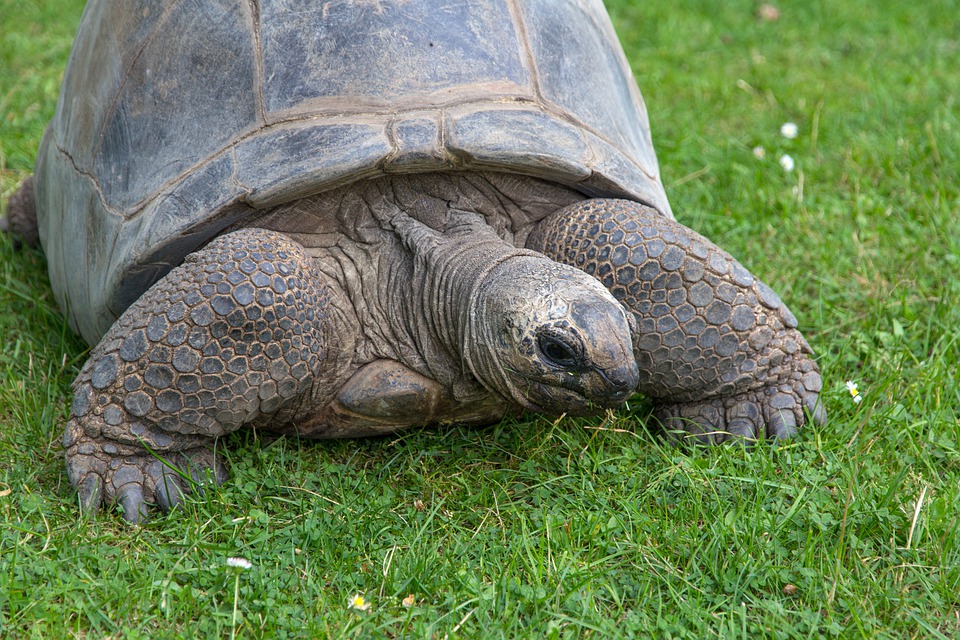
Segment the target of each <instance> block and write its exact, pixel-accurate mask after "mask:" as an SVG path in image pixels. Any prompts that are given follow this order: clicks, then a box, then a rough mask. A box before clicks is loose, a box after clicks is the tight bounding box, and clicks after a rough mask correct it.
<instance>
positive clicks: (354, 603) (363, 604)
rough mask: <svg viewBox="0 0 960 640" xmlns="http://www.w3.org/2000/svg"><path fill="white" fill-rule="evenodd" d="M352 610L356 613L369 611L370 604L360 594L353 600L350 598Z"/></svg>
mask: <svg viewBox="0 0 960 640" xmlns="http://www.w3.org/2000/svg"><path fill="white" fill-rule="evenodd" d="M349 608H350V609H353V610H355V611H369V610H370V603H369V602H367V601H366V600H364V599H363V596H362V595H360V594H359V593H358V594H357V595H355V596H353V597H352V598H350V606H349Z"/></svg>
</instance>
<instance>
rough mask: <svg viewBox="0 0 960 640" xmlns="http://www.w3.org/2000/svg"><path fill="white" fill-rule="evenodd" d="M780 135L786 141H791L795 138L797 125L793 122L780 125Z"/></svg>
mask: <svg viewBox="0 0 960 640" xmlns="http://www.w3.org/2000/svg"><path fill="white" fill-rule="evenodd" d="M780 135H782V136H783V137H784V138H787V139H788V140H793V139H794V138H796V137H797V125H796V124H795V123H793V122H784V123H783V124H782V125H780Z"/></svg>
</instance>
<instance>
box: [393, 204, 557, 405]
mask: <svg viewBox="0 0 960 640" xmlns="http://www.w3.org/2000/svg"><path fill="white" fill-rule="evenodd" d="M451 222H452V224H451V225H450V226H448V227H447V229H446V232H445V233H439V232H437V231H434V230H433V229H431V228H429V227H427V226H426V225H423V224H421V223H419V222H417V221H415V220H413V219H412V218H410V217H409V216H406V215H404V214H402V213H401V212H397V215H395V216H394V217H393V218H392V220H391V223H392V225H393V227H394V229H395V230H396V232H397V234H398V235H399V236H400V238H401V239H402V241H403V244H404V246H405V248H406V249H407V250H408V251H409V252H410V254H411V255H412V257H413V272H412V277H411V285H412V286H411V288H410V291H409V295H406V296H399V297H398V302H400V303H401V304H402V305H404V306H406V307H407V309H405V310H404V311H405V312H404V313H403V316H405V317H414V318H417V317H419V318H422V319H423V321H424V322H423V326H420V327H411V328H412V329H414V330H415V331H416V332H417V333H418V334H419V335H418V336H417V337H418V342H419V343H420V344H421V345H436V346H439V347H440V348H441V349H442V350H443V352H445V354H446V355H448V356H449V357H450V359H451V360H452V361H453V362H454V363H455V364H456V366H458V368H459V374H460V376H464V375H467V376H471V377H473V378H475V379H476V380H477V381H478V382H479V383H480V384H481V385H482V386H483V387H484V388H485V389H486V390H487V391H490V392H493V393H496V394H498V395H500V396H502V397H504V398H505V399H506V400H508V401H511V402H515V403H517V404H522V405H526V404H527V403H526V402H524V399H523V396H522V394H520V393H519V392H517V393H513V392H511V391H513V389H512V386H511V384H510V381H509V377H508V375H507V373H506V371H505V370H504V368H503V366H502V362H500V361H499V359H498V358H497V357H496V354H495V353H494V352H493V351H492V350H490V349H488V348H486V345H488V344H492V340H493V339H494V336H492V335H491V327H490V326H489V323H487V322H484V320H485V318H484V317H483V315H484V314H482V312H481V311H480V309H479V307H480V299H481V296H482V293H483V291H484V289H485V283H486V281H487V280H488V278H490V276H491V274H493V273H495V272H497V271H499V270H500V269H501V267H502V266H503V265H505V264H506V263H508V262H510V261H515V260H522V261H523V262H525V263H527V264H529V263H531V262H532V263H536V264H540V265H542V269H541V270H542V275H543V278H548V277H549V274H550V273H551V272H552V271H553V268H554V267H555V266H556V263H554V262H552V261H551V260H549V259H547V258H545V257H544V256H542V255H541V254H538V253H535V252H533V251H529V250H527V249H519V248H516V247H513V246H511V245H509V244H507V243H506V242H504V241H503V240H502V239H501V238H499V237H498V236H497V235H496V234H495V233H493V231H492V230H491V229H490V228H489V226H488V225H487V224H486V223H485V222H484V221H483V219H482V218H481V217H480V216H479V215H477V214H474V213H470V212H465V211H453V212H451ZM430 351H431V349H430V348H429V346H428V347H427V348H425V349H422V352H423V353H426V354H429V353H430ZM441 382H444V381H442V380H441ZM456 386H457V385H456V381H454V387H455V389H454V390H455V392H456V391H457V389H456Z"/></svg>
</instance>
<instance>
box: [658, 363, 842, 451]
mask: <svg viewBox="0 0 960 640" xmlns="http://www.w3.org/2000/svg"><path fill="white" fill-rule="evenodd" d="M798 364H799V365H800V366H798V367H797V368H796V369H795V370H794V371H791V372H790V373H789V374H788V375H786V376H784V379H782V380H778V381H774V382H772V383H771V384H769V385H768V386H765V387H760V388H758V389H752V390H750V391H746V392H742V393H736V394H733V395H729V396H725V397H712V398H704V399H701V400H694V401H689V402H661V403H658V404H657V405H656V406H655V408H654V412H653V416H654V419H655V420H656V421H657V422H658V423H659V424H660V426H661V427H662V428H663V430H664V432H665V433H666V434H667V437H668V438H670V439H671V440H673V441H674V442H694V443H696V444H720V443H722V442H731V441H733V442H742V443H749V442H759V441H763V440H772V441H775V440H786V439H788V438H792V437H793V436H795V435H796V434H797V433H798V432H799V430H800V427H801V425H803V424H808V423H813V424H817V425H822V424H824V423H825V422H826V416H827V414H826V410H825V409H824V408H823V404H822V402H820V398H819V392H820V388H821V378H820V373H819V372H818V371H817V370H816V367H815V366H813V362H812V361H810V360H808V359H804V360H802V361H801V362H800V363H798ZM804 369H805V370H804Z"/></svg>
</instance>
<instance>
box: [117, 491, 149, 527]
mask: <svg viewBox="0 0 960 640" xmlns="http://www.w3.org/2000/svg"><path fill="white" fill-rule="evenodd" d="M116 500H117V502H118V503H119V504H120V508H121V509H123V519H124V520H126V521H127V522H129V523H130V524H138V525H139V524H144V523H145V522H146V521H147V505H146V503H145V502H144V501H143V486H142V485H139V484H134V483H130V484H125V485H123V486H122V487H121V488H120V490H119V491H118V492H117V498H116Z"/></svg>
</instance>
